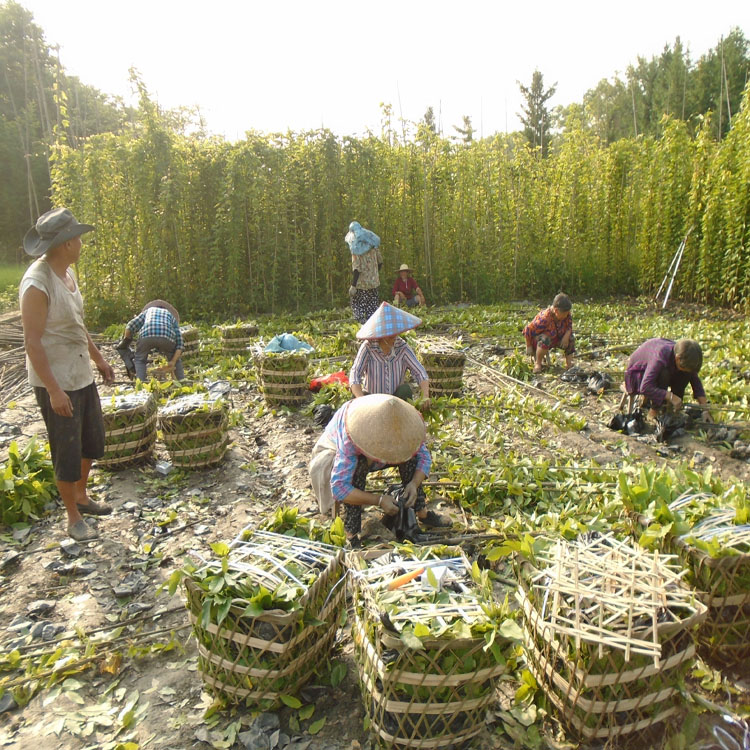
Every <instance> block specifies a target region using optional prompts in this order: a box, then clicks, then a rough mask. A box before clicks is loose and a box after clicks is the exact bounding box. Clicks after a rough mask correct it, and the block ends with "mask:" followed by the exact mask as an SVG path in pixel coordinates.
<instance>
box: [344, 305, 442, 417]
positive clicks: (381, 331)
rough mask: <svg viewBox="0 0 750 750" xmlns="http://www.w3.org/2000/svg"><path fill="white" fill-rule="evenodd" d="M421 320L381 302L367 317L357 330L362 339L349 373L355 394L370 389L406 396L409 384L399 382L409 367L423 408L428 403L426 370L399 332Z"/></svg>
mask: <svg viewBox="0 0 750 750" xmlns="http://www.w3.org/2000/svg"><path fill="white" fill-rule="evenodd" d="M421 323H422V321H421V320H420V319H419V318H417V317H416V316H415V315H411V314H410V313H408V312H406V311H404V310H400V309H399V308H397V307H394V306H393V305H390V304H388V302H383V303H382V304H381V305H380V307H379V308H378V309H377V310H376V311H375V313H374V314H373V315H372V316H370V318H369V319H368V321H367V322H366V323H365V324H364V325H363V326H362V328H360V329H359V331H357V338H358V339H363V340H364V341H363V343H362V345H361V346H360V347H359V351H358V352H357V356H356V357H355V359H354V364H353V365H352V369H351V371H350V373H349V383H350V385H351V389H352V393H353V394H354V397H355V398H359V397H360V396H365V395H367V394H370V393H386V394H388V395H389V396H397V397H398V398H401V399H404V400H409V399H411V397H412V391H411V386H410V385H409V384H408V383H405V382H403V381H404V377H405V375H406V371H407V370H409V372H411V374H412V376H413V377H414V378H415V379H416V381H417V383H418V384H419V389H420V391H421V397H422V398H421V401H420V403H419V406H420V407H421V408H423V409H425V408H429V406H430V381H429V378H428V377H427V371H426V370H425V369H424V367H423V366H422V364H421V363H420V362H419V360H418V359H417V355H416V354H415V353H414V350H413V349H412V348H411V347H410V346H409V345H408V344H407V343H406V341H404V340H403V339H402V338H401V337H400V336H399V334H401V333H404V332H406V331H409V330H411V329H412V328H416V327H417V326H418V325H421Z"/></svg>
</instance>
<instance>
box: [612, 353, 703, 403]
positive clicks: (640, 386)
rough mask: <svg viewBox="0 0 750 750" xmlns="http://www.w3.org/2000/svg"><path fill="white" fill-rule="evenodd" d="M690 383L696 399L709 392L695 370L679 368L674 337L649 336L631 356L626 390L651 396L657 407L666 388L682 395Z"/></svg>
mask: <svg viewBox="0 0 750 750" xmlns="http://www.w3.org/2000/svg"><path fill="white" fill-rule="evenodd" d="M688 383H690V386H691V387H692V389H693V396H695V398H696V399H698V398H701V397H703V396H705V395H706V392H705V391H704V390H703V383H701V379H700V378H699V377H698V375H697V374H696V373H694V372H683V371H682V370H679V369H678V368H677V363H676V362H675V358H674V341H672V340H671V339H649V340H648V341H645V342H644V343H643V344H641V345H640V346H639V347H638V348H637V349H636V350H635V351H634V352H633V353H632V354H631V355H630V359H629V360H628V369H627V370H626V371H625V390H626V391H627V392H628V393H631V394H633V393H639V394H643V395H644V396H648V398H650V399H651V402H652V404H653V405H654V407H655V408H658V407H660V406H661V405H662V404H663V403H664V399H665V398H666V396H667V388H671V389H672V391H673V392H674V393H675V395H677V396H679V397H680V398H682V396H683V394H684V393H685V387H686V386H687V384H688Z"/></svg>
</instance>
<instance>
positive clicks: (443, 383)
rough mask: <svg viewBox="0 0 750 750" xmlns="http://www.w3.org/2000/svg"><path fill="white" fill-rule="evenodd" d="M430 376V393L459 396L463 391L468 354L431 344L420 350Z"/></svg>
mask: <svg viewBox="0 0 750 750" xmlns="http://www.w3.org/2000/svg"><path fill="white" fill-rule="evenodd" d="M419 355H420V358H421V360H422V364H423V365H424V369H425V370H427V375H428V377H429V378H430V393H431V394H432V395H435V396H457V395H459V394H460V393H461V389H462V388H463V379H464V364H465V363H466V355H465V354H464V353H463V352H460V351H458V350H456V349H450V348H448V347H438V346H435V345H431V346H429V347H425V348H422V349H420V352H419Z"/></svg>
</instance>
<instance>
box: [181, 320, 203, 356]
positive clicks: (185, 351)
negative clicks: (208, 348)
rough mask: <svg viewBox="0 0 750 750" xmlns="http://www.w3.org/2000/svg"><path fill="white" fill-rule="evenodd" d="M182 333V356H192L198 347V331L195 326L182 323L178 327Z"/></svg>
mask: <svg viewBox="0 0 750 750" xmlns="http://www.w3.org/2000/svg"><path fill="white" fill-rule="evenodd" d="M180 333H181V334H182V357H183V358H184V357H192V356H193V355H194V354H197V353H198V351H199V349H200V339H199V331H198V329H197V328H196V327H195V326H191V325H184V326H181V327H180Z"/></svg>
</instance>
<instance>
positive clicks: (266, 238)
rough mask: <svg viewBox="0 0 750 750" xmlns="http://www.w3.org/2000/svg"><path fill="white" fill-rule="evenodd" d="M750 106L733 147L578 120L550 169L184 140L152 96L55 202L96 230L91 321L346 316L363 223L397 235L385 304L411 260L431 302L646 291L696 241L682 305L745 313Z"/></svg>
mask: <svg viewBox="0 0 750 750" xmlns="http://www.w3.org/2000/svg"><path fill="white" fill-rule="evenodd" d="M749 98H750V89H748V91H746V93H745V100H744V106H743V109H742V110H741V111H740V112H739V113H738V114H736V115H735V118H734V120H733V127H732V130H731V131H730V133H729V135H728V136H727V137H726V138H725V139H724V140H723V141H722V142H721V143H716V142H715V141H714V140H712V137H711V136H710V130H709V122H708V120H707V121H706V122H705V123H704V127H703V129H702V130H700V131H699V132H698V134H697V136H696V138H694V139H693V138H691V137H690V135H689V134H688V132H687V130H686V128H685V126H684V124H683V123H680V122H677V121H665V123H664V130H663V133H664V135H663V136H662V137H661V138H659V139H649V138H639V139H630V140H620V141H617V142H615V143H613V144H611V145H609V146H607V145H605V144H604V143H603V142H601V141H600V140H599V139H598V137H597V136H596V135H594V134H593V133H592V132H590V131H587V130H585V129H584V128H583V126H581V125H578V126H576V125H575V123H569V125H568V127H566V131H565V135H564V136H562V137H561V138H560V140H559V142H558V145H557V148H556V150H555V151H554V153H552V155H551V156H550V157H549V158H547V159H541V158H539V156H538V154H537V153H534V152H532V151H531V150H529V148H528V146H526V145H525V144H524V143H523V142H522V141H521V140H520V139H519V138H518V136H517V135H510V136H500V135H498V136H495V137H493V138H486V139H483V140H479V141H475V142H473V143H470V144H466V143H455V142H451V141H448V140H446V139H444V138H441V137H439V136H437V135H434V134H427V135H425V134H424V133H422V137H420V138H419V139H417V140H414V139H411V138H410V137H409V134H407V133H406V131H404V135H402V137H401V138H399V137H397V135H396V134H395V133H394V131H392V130H387V131H384V133H383V134H382V135H381V136H376V135H373V134H369V135H368V136H366V137H361V138H354V137H343V138H339V137H336V136H335V135H333V134H332V133H331V132H330V131H327V130H320V131H313V132H307V133H286V134H270V135H269V134H260V133H256V132H249V133H248V134H247V135H246V137H245V139H244V140H242V141H239V142H237V143H227V142H224V141H222V140H220V139H214V138H205V137H198V136H185V135H182V134H179V133H177V132H175V130H174V129H173V128H171V127H170V125H169V123H168V121H166V120H164V119H163V118H162V117H161V116H160V114H159V112H158V110H157V108H156V107H155V106H154V105H153V103H152V102H150V100H149V99H148V97H147V95H146V93H145V92H141V105H140V109H139V116H140V117H139V120H138V121H137V122H136V123H135V124H134V125H133V126H132V127H131V128H130V129H129V130H127V131H126V132H124V133H121V134H118V135H113V134H103V135H98V136H93V137H91V138H89V139H88V140H87V141H85V142H83V143H82V144H81V145H80V146H79V148H78V149H76V150H73V149H66V148H59V149H58V150H57V153H56V158H55V163H54V174H53V180H54V191H55V200H56V202H57V203H59V204H67V205H69V206H71V208H73V210H74V211H75V213H76V214H77V215H79V216H80V217H81V218H82V220H86V221H91V222H93V223H95V224H96V226H97V232H96V235H95V238H94V239H93V240H90V241H91V242H94V243H95V246H96V249H95V250H94V251H93V252H88V253H85V254H84V257H83V259H82V262H81V267H80V269H79V270H80V274H81V280H82V283H83V285H84V286H85V290H86V301H87V304H88V305H89V310H88V312H89V315H90V320H91V321H92V323H104V322H111V321H113V320H121V319H122V317H123V315H124V314H126V313H125V312H124V311H129V310H132V309H134V308H137V307H138V306H139V305H140V304H141V303H142V302H143V301H144V300H145V299H148V298H152V297H167V298H169V299H171V300H172V301H173V302H174V303H175V304H177V306H178V307H179V308H180V309H181V310H183V311H184V313H185V314H186V315H190V316H200V315H222V316H224V317H227V316H230V315H233V314H237V315H239V314H247V313H254V312H265V311H268V312H276V313H278V312H280V311H283V310H290V311H303V310H307V309H313V308H317V307H331V306H335V305H341V304H344V302H345V297H346V289H347V287H348V278H349V267H350V266H349V257H348V252H347V249H346V246H345V245H344V243H343V235H344V234H345V232H346V229H347V226H348V224H349V222H350V221H351V220H353V219H357V220H358V221H360V222H361V223H362V224H364V225H365V226H368V227H371V228H372V229H374V230H375V231H376V232H378V234H380V235H381V237H382V240H383V251H384V259H385V268H384V272H383V274H382V285H383V293H384V295H385V294H387V293H388V292H387V287H389V286H390V282H391V279H392V277H394V276H395V273H396V269H397V268H398V266H399V265H400V264H401V263H404V262H405V263H408V264H409V265H410V266H411V267H412V268H414V269H415V270H416V273H417V276H418V277H419V280H420V283H421V284H422V287H423V288H424V289H425V290H426V291H427V293H428V296H429V297H430V299H431V301H455V300H462V299H467V300H473V301H477V302H484V303H491V302H499V301H503V300H507V299H510V298H512V297H520V296H534V297H547V296H550V295H552V294H554V293H555V292H557V291H558V290H559V289H561V288H564V289H565V290H566V291H568V292H569V293H570V294H572V295H573V296H574V297H578V298H580V297H583V296H604V295H612V294H620V293H636V292H648V291H651V290H654V289H655V288H656V287H657V286H658V284H659V282H660V281H661V278H662V277H663V275H664V273H665V271H666V269H667V266H668V265H669V261H670V260H671V258H672V255H673V254H674V251H675V249H676V248H677V246H678V244H679V242H680V240H681V239H682V237H683V236H684V235H685V233H686V232H687V230H688V229H689V228H690V227H691V226H693V227H694V230H693V232H692V234H691V237H690V240H689V242H688V244H687V248H686V253H685V262H684V263H683V267H682V269H681V271H680V277H679V283H678V285H677V288H676V290H675V293H676V294H678V295H680V296H682V297H683V298H685V299H693V300H698V301H705V302H718V303H721V304H726V305H732V306H736V307H747V306H748V303H749V302H750V251H749V249H748V242H749V236H750V230H749V229H748V227H749V226H750V222H749V221H748V220H749V219H750V187H749V186H750V106H749V105H748V99H749Z"/></svg>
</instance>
